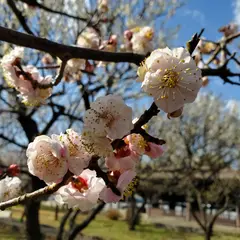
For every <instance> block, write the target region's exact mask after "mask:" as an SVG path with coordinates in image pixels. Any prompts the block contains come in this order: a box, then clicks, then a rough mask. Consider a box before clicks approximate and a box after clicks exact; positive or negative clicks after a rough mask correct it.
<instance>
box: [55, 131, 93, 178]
mask: <svg viewBox="0 0 240 240" xmlns="http://www.w3.org/2000/svg"><path fill="white" fill-rule="evenodd" d="M66 132H67V134H63V135H61V136H60V140H61V141H63V143H64V145H65V146H66V148H67V150H68V156H67V161H68V169H69V170H70V171H71V172H72V173H73V174H75V175H79V174H81V172H82V171H83V169H84V168H86V167H87V166H88V164H89V161H90V160H91V157H92V155H90V154H89V153H88V152H87V151H86V149H85V146H84V145H83V141H82V137H81V136H80V135H79V134H78V133H76V132H75V131H74V130H72V129H67V131H66Z"/></svg>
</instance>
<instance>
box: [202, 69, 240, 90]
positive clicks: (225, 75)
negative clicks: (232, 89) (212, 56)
mask: <svg viewBox="0 0 240 240" xmlns="http://www.w3.org/2000/svg"><path fill="white" fill-rule="evenodd" d="M202 76H218V77H220V78H222V79H223V81H224V82H225V83H230V84H232V85H238V86H240V82H236V81H232V80H230V79H229V77H239V78H240V73H233V72H231V71H230V70H229V69H227V68H225V67H220V68H216V69H211V68H204V69H202Z"/></svg>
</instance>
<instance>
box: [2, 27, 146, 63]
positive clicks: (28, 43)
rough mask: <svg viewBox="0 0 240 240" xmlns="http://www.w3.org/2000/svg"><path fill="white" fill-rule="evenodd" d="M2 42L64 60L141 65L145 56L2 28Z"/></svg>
mask: <svg viewBox="0 0 240 240" xmlns="http://www.w3.org/2000/svg"><path fill="white" fill-rule="evenodd" d="M0 40H1V41H5V42H8V43H12V44H16V45H19V46H23V47H27V48H33V49H36V50H39V51H43V52H48V53H51V54H52V55H55V56H57V57H59V58H60V59H62V60H68V59H71V58H82V59H92V60H96V61H106V62H129V63H135V64H136V65H139V64H140V63H141V62H142V61H143V60H144V58H145V56H144V55H139V54H133V53H113V52H104V51H99V50H93V49H87V48H80V47H74V46H68V45H64V44H60V43H56V42H53V41H50V40H47V39H44V38H40V37H35V36H32V35H28V34H24V33H21V32H17V31H14V30H12V29H8V28H4V27H1V26H0Z"/></svg>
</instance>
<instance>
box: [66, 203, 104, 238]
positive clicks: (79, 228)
mask: <svg viewBox="0 0 240 240" xmlns="http://www.w3.org/2000/svg"><path fill="white" fill-rule="evenodd" d="M104 206H105V203H104V202H102V203H100V204H99V205H98V206H97V207H96V208H95V209H94V210H93V211H92V213H91V214H90V215H89V216H88V217H87V218H86V219H85V220H84V221H83V222H82V223H81V224H79V225H77V226H75V227H74V229H73V230H72V232H70V235H69V238H68V240H74V239H75V237H76V236H77V235H78V233H79V232H80V231H82V230H83V229H84V228H86V227H87V226H88V225H89V224H90V223H91V222H92V221H93V220H94V219H95V217H96V216H97V214H98V213H99V212H100V211H101V210H102V209H103V208H104Z"/></svg>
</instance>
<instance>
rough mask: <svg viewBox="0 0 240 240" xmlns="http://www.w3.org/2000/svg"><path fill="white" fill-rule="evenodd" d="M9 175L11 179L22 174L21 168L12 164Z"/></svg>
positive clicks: (8, 170) (8, 171)
mask: <svg viewBox="0 0 240 240" xmlns="http://www.w3.org/2000/svg"><path fill="white" fill-rule="evenodd" d="M7 173H8V175H10V176H11V177H14V176H17V175H18V174H19V173H20V169H19V166H18V165H17V164H11V165H10V166H9V167H8V169H7Z"/></svg>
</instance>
